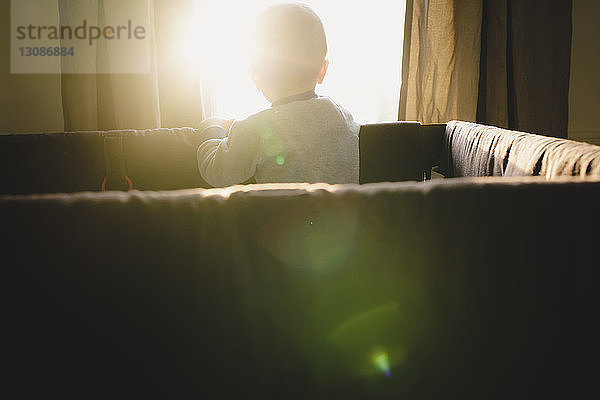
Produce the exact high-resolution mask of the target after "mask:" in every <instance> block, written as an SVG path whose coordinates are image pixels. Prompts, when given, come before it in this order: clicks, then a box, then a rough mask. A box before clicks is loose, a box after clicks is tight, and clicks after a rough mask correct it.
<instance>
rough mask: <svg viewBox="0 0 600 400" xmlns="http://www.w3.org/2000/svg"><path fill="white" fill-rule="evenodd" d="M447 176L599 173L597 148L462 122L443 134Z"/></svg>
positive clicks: (591, 174) (549, 175)
mask: <svg viewBox="0 0 600 400" xmlns="http://www.w3.org/2000/svg"><path fill="white" fill-rule="evenodd" d="M444 141H445V154H444V162H443V164H444V165H445V170H446V171H445V172H446V173H447V176H449V177H450V176H528V175H541V176H544V177H546V179H553V178H555V177H558V176H562V175H573V176H580V177H584V176H595V177H598V176H600V147H599V146H594V145H591V144H587V143H580V142H574V141H571V140H565V139H557V138H552V137H547V136H541V135H534V134H530V133H524V132H515V131H509V130H506V129H501V128H496V127H491V126H486V125H479V124H474V123H468V122H461V121H451V122H448V124H447V126H446V132H445V135H444Z"/></svg>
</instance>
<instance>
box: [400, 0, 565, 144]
mask: <svg viewBox="0 0 600 400" xmlns="http://www.w3.org/2000/svg"><path fill="white" fill-rule="evenodd" d="M571 8H572V1H571V0H562V1H547V0H407V7H406V28H405V44H404V58H403V70H402V86H401V95H400V108H399V113H398V116H399V119H400V120H418V121H421V122H424V123H436V122H442V123H443V122H447V121H449V120H453V119H459V120H464V121H472V122H475V121H476V122H479V123H484V124H490V125H496V126H499V127H503V128H508V129H514V130H522V131H527V132H535V133H541V134H545V135H550V136H558V137H566V136H567V120H568V91H569V75H570V54H571Z"/></svg>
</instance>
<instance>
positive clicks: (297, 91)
mask: <svg viewBox="0 0 600 400" xmlns="http://www.w3.org/2000/svg"><path fill="white" fill-rule="evenodd" d="M253 33H254V34H253V44H252V47H251V53H250V54H251V63H250V64H251V67H250V71H249V73H250V76H251V78H252V79H253V81H254V83H255V85H256V87H257V88H258V89H259V90H260V91H261V92H262V94H263V95H264V96H265V98H266V99H267V100H268V101H269V102H271V104H272V105H271V108H269V109H266V110H263V111H261V112H259V113H257V114H254V115H251V116H250V117H248V118H247V119H245V120H241V121H225V120H217V119H210V120H206V121H205V122H204V123H203V128H205V129H204V131H203V134H204V135H206V138H207V139H208V140H205V141H204V142H203V143H202V144H201V145H200V146H199V148H198V167H199V169H200V174H201V175H202V177H203V178H204V179H205V180H206V181H207V182H208V183H209V184H211V185H212V186H216V187H219V186H229V185H234V184H239V183H243V182H247V181H248V180H250V179H252V178H253V179H254V180H255V181H256V182H257V183H266V182H309V183H314V182H326V183H331V184H336V183H358V130H359V124H358V123H357V122H355V121H354V119H353V118H352V115H351V114H350V113H349V112H348V111H346V110H345V109H344V108H342V107H341V106H339V105H338V104H337V103H335V102H334V101H333V100H331V99H330V98H328V97H321V96H317V95H316V94H315V92H314V89H315V86H316V84H317V83H322V82H323V79H324V78H325V73H326V72H327V67H328V61H327V60H326V59H325V56H326V54H327V42H326V38H325V30H324V28H323V24H322V22H321V20H320V19H319V17H318V16H317V15H316V14H315V13H314V11H313V10H312V9H310V8H309V7H308V6H306V5H302V4H279V5H275V6H272V7H269V8H267V9H266V10H265V11H263V12H262V13H261V14H260V15H259V16H258V18H257V21H256V26H255V29H254V32H253Z"/></svg>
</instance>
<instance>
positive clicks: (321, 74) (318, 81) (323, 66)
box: [317, 60, 329, 84]
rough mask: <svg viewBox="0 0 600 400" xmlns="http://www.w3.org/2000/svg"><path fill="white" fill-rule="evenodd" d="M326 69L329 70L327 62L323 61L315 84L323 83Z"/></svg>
mask: <svg viewBox="0 0 600 400" xmlns="http://www.w3.org/2000/svg"><path fill="white" fill-rule="evenodd" d="M327 68H329V60H323V64H322V65H321V71H320V72H319V77H318V78H317V83H319V84H321V83H323V80H325V74H327Z"/></svg>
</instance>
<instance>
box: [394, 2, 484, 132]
mask: <svg viewBox="0 0 600 400" xmlns="http://www.w3.org/2000/svg"><path fill="white" fill-rule="evenodd" d="M481 12H482V4H481V0H407V4H406V19H405V38H404V55H403V68H402V86H401V92H400V93H401V94H400V107H399V113H398V117H399V119H400V120H417V121H421V122H423V123H435V122H446V121H448V120H451V119H461V120H474V119H475V115H476V108H477V88H478V76H479V57H480V49H481V46H480V40H481Z"/></svg>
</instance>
